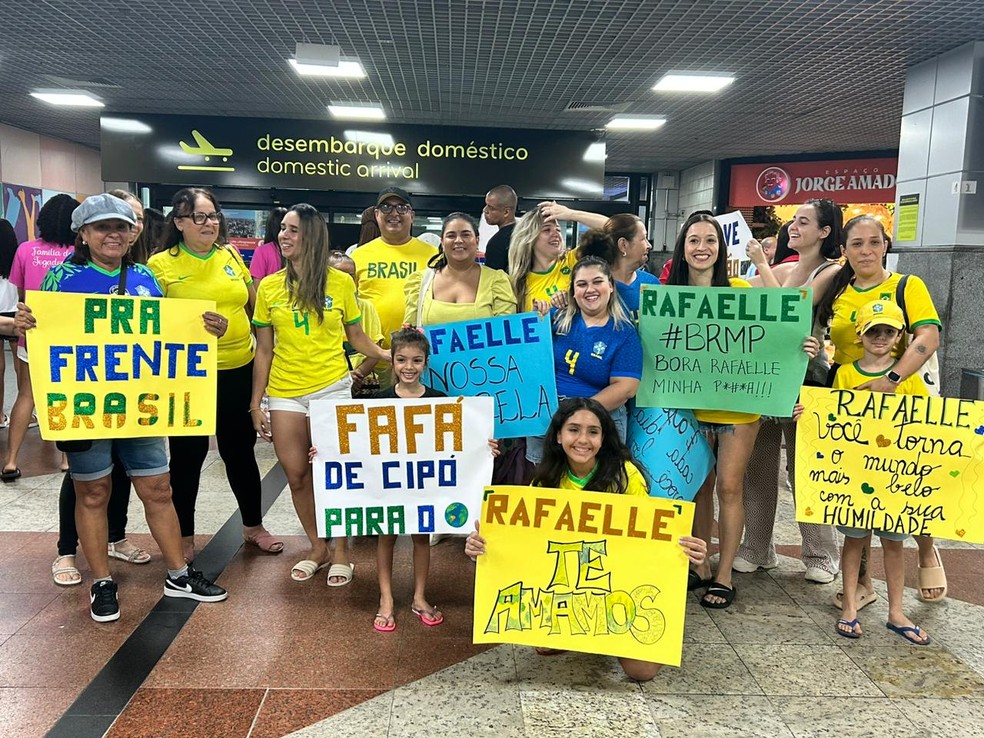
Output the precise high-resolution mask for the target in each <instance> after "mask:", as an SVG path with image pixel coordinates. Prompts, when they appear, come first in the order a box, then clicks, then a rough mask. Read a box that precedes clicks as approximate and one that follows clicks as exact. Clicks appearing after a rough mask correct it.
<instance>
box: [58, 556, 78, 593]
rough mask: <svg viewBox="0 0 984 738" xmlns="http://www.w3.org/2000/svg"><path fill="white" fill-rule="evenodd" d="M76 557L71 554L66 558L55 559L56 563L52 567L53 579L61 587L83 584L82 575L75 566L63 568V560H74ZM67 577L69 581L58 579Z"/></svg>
mask: <svg viewBox="0 0 984 738" xmlns="http://www.w3.org/2000/svg"><path fill="white" fill-rule="evenodd" d="M74 558H75V557H74V556H72V555H71V554H68V555H66V556H59V557H58V558H57V559H55V561H54V563H53V564H52V565H51V579H52V580H53V581H54V583H55V584H57V585H58V586H59V587H72V586H75V585H76V584H82V574H81V573H80V572H79V570H78V569H77V568H76V567H74V566H61V562H62V560H63V559H74ZM62 575H64V576H66V577H67V580H66V581H62V580H60V579H59V578H58V577H59V576H62Z"/></svg>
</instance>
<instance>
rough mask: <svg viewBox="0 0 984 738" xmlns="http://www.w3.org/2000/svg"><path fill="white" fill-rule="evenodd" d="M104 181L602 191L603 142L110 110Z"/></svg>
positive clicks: (538, 134) (578, 136)
mask: <svg viewBox="0 0 984 738" xmlns="http://www.w3.org/2000/svg"><path fill="white" fill-rule="evenodd" d="M101 123H102V161H103V169H102V177H103V179H104V180H106V181H116V182H126V181H131V182H132V181H139V182H156V183H159V184H189V183H194V184H199V185H212V186H221V187H263V188H271V187H272V188H278V187H279V188H285V189H318V190H349V191H355V192H377V191H378V190H380V189H381V188H383V187H385V186H387V185H398V186H400V187H403V188H405V189H407V190H409V191H411V192H413V193H414V194H440V195H446V194H456V195H483V194H485V192H486V191H487V190H488V189H489V187H492V186H494V185H496V184H501V183H503V182H508V183H509V184H511V185H512V186H513V187H515V188H516V190H518V191H519V192H522V193H523V196H524V197H549V198H561V197H566V198H574V197H577V198H584V197H591V196H598V197H600V196H601V194H602V190H603V183H604V175H605V161H604V159H605V156H604V143H603V142H601V141H599V140H598V138H597V136H596V135H595V134H593V133H591V132H589V131H552V130H551V131H534V130H525V129H510V128H457V127H450V126H448V127H442V126H409V125H377V124H373V125H365V124H362V123H354V122H353V123H336V122H332V121H317V120H281V119H278V118H215V117H198V116H184V115H146V114H143V113H139V114H121V113H115V114H112V115H105V116H103V118H102V121H101Z"/></svg>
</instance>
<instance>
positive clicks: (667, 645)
mask: <svg viewBox="0 0 984 738" xmlns="http://www.w3.org/2000/svg"><path fill="white" fill-rule="evenodd" d="M693 511H694V506H693V503H690V502H684V501H680V500H667V499H663V498H658V497H636V496H628V495H615V494H604V493H599V492H577V491H572V490H558V489H543V488H541V487H487V488H486V490H485V501H484V503H483V505H482V517H481V523H480V525H481V528H480V530H481V534H482V537H483V538H485V540H486V542H487V544H486V553H485V554H484V555H482V556H480V557H479V558H478V566H477V570H476V573H475V622H474V626H473V631H472V633H473V640H474V642H475V643H516V644H521V645H527V646H545V647H548V648H562V649H567V650H571V651H582V652H585V653H598V654H605V655H608V656H621V657H624V658H632V659H640V660H642V661H650V662H654V663H660V664H671V665H673V666H679V665H680V656H681V653H682V650H683V621H684V615H685V612H686V597H687V569H688V564H687V555H686V553H685V552H684V550H683V549H682V548H681V547H680V544H679V543H678V539H679V538H680V536H684V535H689V534H690V530H691V527H692V523H693V515H694V512H693Z"/></svg>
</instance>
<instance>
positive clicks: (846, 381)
mask: <svg viewBox="0 0 984 738" xmlns="http://www.w3.org/2000/svg"><path fill="white" fill-rule="evenodd" d="M892 366H895V365H894V364H892ZM891 368H892V367H889V368H888V369H886V370H885V371H883V372H866V371H865V370H864V369H862V368H861V367H860V366H858V362H856V361H852V362H851V363H850V364H844V365H842V366H841V367H840V368H839V369H838V370H837V374H836V375H834V389H856V388H857V387H860V386H861V385H862V384H864V383H865V382H870V381H871V380H872V379H878V378H879V377H884V376H885V375H886V374H888V372H889V371H891ZM895 394H897V395H920V396H922V397H928V396H929V390H928V389H926V383H925V382H923V381H922V378H921V377H920V376H919V373H918V372H917V373H916V374H913V375H911V376H908V377H906V378H905V379H903V380H902V381H901V382H900V383H899V386H898V387H896V388H895Z"/></svg>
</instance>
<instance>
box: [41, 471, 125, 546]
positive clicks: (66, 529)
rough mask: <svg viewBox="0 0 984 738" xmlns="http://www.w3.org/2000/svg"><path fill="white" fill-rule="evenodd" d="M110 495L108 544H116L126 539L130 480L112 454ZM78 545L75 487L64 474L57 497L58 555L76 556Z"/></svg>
mask: <svg viewBox="0 0 984 738" xmlns="http://www.w3.org/2000/svg"><path fill="white" fill-rule="evenodd" d="M109 481H110V484H111V485H112V492H111V493H110V495H109V507H108V508H107V511H106V516H107V517H108V518H109V542H110V543H117V542H119V541H122V540H123V539H124V538H126V513H127V508H129V507H130V477H128V476H127V474H126V469H125V468H124V467H123V464H121V463H120V460H119V459H118V458H117V457H116V454H113V471H112V472H111V473H110V475H109ZM78 545H79V531H78V529H77V528H76V527H75V483H74V482H72V475H71V474H66V475H65V478H64V479H63V480H62V486H61V491H60V492H59V493H58V555H59V556H75V552H76V549H77V548H78Z"/></svg>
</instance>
